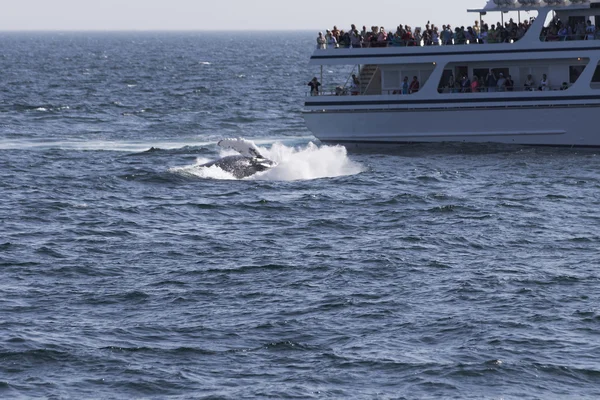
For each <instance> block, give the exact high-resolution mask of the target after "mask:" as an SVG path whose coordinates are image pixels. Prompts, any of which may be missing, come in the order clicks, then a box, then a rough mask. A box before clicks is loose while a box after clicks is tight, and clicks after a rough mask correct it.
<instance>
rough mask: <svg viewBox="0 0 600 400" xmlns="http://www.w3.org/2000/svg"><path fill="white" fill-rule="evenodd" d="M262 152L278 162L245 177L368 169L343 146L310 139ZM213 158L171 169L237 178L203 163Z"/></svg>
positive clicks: (308, 177)
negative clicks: (353, 158) (325, 144)
mask: <svg viewBox="0 0 600 400" xmlns="http://www.w3.org/2000/svg"><path fill="white" fill-rule="evenodd" d="M257 147H258V149H259V150H260V152H261V154H262V155H263V156H265V157H266V158H268V159H269V160H272V161H274V162H275V163H276V164H277V165H276V166H275V167H273V168H271V169H269V170H267V171H263V172H258V173H256V174H254V175H252V176H249V177H247V178H244V179H245V180H268V181H296V180H312V179H320V178H333V177H337V176H347V175H355V174H359V173H361V172H363V171H364V168H363V166H362V165H360V164H359V163H356V162H354V161H352V160H351V159H350V158H348V154H347V151H346V148H345V147H343V146H321V147H319V146H317V145H315V144H314V143H312V142H311V143H309V144H308V145H307V146H305V147H288V146H285V145H284V144H282V143H275V144H273V146H272V147H271V148H265V147H261V146H257ZM235 154H238V153H236V152H235V151H232V150H222V151H221V153H220V157H225V156H230V155H235ZM209 161H213V160H208V159H198V160H196V163H195V164H194V165H189V166H185V167H176V168H171V169H170V171H171V172H174V173H178V174H181V175H185V176H193V177H198V178H202V179H222V180H233V179H236V178H235V177H234V176H233V175H231V174H230V173H228V172H225V171H223V170H222V169H220V168H219V167H217V166H211V167H202V165H203V164H205V163H207V162H209Z"/></svg>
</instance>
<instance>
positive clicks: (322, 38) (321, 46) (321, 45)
mask: <svg viewBox="0 0 600 400" xmlns="http://www.w3.org/2000/svg"><path fill="white" fill-rule="evenodd" d="M326 43H327V41H326V40H325V36H323V32H319V36H318V37H317V49H319V50H323V49H325V47H326V46H325V44H326Z"/></svg>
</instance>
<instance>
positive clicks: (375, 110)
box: [303, 0, 600, 146]
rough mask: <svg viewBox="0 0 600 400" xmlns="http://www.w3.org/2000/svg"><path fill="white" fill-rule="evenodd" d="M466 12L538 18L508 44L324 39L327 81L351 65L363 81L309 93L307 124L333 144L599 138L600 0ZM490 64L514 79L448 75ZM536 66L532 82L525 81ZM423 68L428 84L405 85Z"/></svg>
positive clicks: (509, 0) (321, 60)
mask: <svg viewBox="0 0 600 400" xmlns="http://www.w3.org/2000/svg"><path fill="white" fill-rule="evenodd" d="M449 5H450V4H449ZM468 11H469V12H473V13H478V14H479V19H480V20H482V19H483V18H485V19H486V20H489V19H490V18H492V19H494V21H496V20H497V21H500V20H501V19H503V18H504V16H505V15H510V14H506V13H507V12H512V15H518V17H519V19H520V18H521V17H522V16H526V15H527V14H529V13H536V12H537V17H536V18H535V19H531V23H530V25H529V28H528V29H527V31H526V33H524V35H522V36H521V37H519V38H518V40H516V38H512V39H511V38H508V37H505V38H504V39H503V40H498V41H501V43H491V42H492V40H490V41H489V42H487V40H486V42H487V43H465V41H464V40H463V38H462V36H461V44H457V43H456V42H457V40H456V38H455V39H454V43H453V44H451V43H448V44H447V45H431V46H426V45H424V43H423V41H420V42H419V43H416V45H413V46H407V45H406V44H408V42H402V41H400V43H399V44H398V43H392V42H387V43H383V44H381V45H376V47H368V48H364V47H359V48H357V47H353V48H339V47H333V46H331V47H329V48H324V47H326V46H323V45H321V46H317V47H320V48H317V49H316V50H315V51H314V53H313V54H312V56H311V59H310V64H311V65H314V66H320V67H321V82H322V79H323V75H322V71H323V67H324V66H327V68H333V67H332V66H338V67H339V66H347V69H350V68H353V67H354V68H355V69H354V70H353V71H354V73H355V74H356V75H357V77H358V78H359V81H360V83H359V85H357V87H355V88H354V89H352V90H348V89H347V87H345V86H349V85H341V87H338V90H337V92H336V93H326V92H323V91H322V92H321V93H319V94H318V95H307V98H306V101H305V110H304V112H303V115H304V118H305V121H306V124H307V126H308V128H309V129H310V130H311V131H312V132H313V134H314V135H315V137H317V138H318V139H320V140H321V141H322V142H333V143H411V142H412V143H416V142H494V143H514V144H526V145H552V146H600V128H599V125H600V124H599V121H600V67H599V63H600V40H597V39H598V38H600V36H599V35H598V33H600V32H598V33H597V32H596V25H598V26H600V0H544V1H541V0H518V1H516V0H493V1H492V0H490V1H489V2H488V3H487V4H486V6H485V7H484V8H482V9H476V10H468ZM588 21H589V22H591V24H590V23H589V22H588ZM512 23H514V24H515V25H516V24H517V23H516V22H514V21H512V22H510V24H512ZM582 23H583V24H584V25H585V27H586V28H587V31H584V35H583V37H582V34H581V24H582ZM506 24H508V22H505V21H504V22H503V26H506ZM521 24H523V23H522V22H521ZM509 26H510V25H509ZM522 26H525V25H522ZM558 27H560V29H561V31H559V32H556V30H557V28H558ZM565 27H566V28H565ZM563 28H565V29H566V31H565V30H562V29H563ZM598 31H600V29H598ZM565 32H566V33H567V34H565ZM521 33H522V32H521ZM559 33H560V35H559ZM473 42H482V40H481V39H480V38H478V39H473ZM462 43H465V44H462ZM413 44H414V43H413ZM486 72H487V73H488V75H495V78H496V79H497V80H501V79H502V77H500V73H502V74H503V75H504V76H507V75H511V76H512V82H513V85H512V87H508V88H507V87H506V86H504V87H496V88H494V87H493V78H492V79H491V80H490V82H492V84H490V85H489V86H488V87H486V85H485V84H486V82H485V81H484V82H483V84H480V85H479V87H475V88H473V89H472V90H471V89H469V88H465V90H463V88H461V87H456V86H448V84H447V81H448V79H449V76H450V74H452V75H453V76H454V77H457V80H458V78H459V77H460V76H461V75H466V76H467V77H468V78H469V79H470V80H475V78H474V76H475V75H479V76H481V75H482V74H484V73H486ZM529 75H531V76H532V80H533V81H534V85H533V86H531V85H527V84H529V83H531V82H527V81H528V76H529ZM544 75H545V76H546V78H545V80H544V79H542V77H543V76H544ZM415 76H416V77H417V80H418V81H419V82H420V88H419V90H418V91H416V92H414V93H412V94H407V93H406V88H405V87H404V88H403V80H404V77H409V79H410V80H412V79H413V77H415ZM344 78H345V77H344ZM478 80H480V79H478ZM349 81H351V80H350V78H349ZM324 86H325V85H324ZM351 91H352V92H353V93H352V94H353V95H352V94H351V93H350V92H351ZM403 92H404V93H403Z"/></svg>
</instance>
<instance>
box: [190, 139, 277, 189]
mask: <svg viewBox="0 0 600 400" xmlns="http://www.w3.org/2000/svg"><path fill="white" fill-rule="evenodd" d="M217 145H218V146H219V147H221V148H224V149H232V150H235V151H237V152H238V153H240V154H239V155H236V156H227V157H223V158H221V159H219V160H216V161H211V162H208V163H206V164H202V165H201V167H212V166H217V167H219V168H220V169H222V170H223V171H225V172H229V173H230V174H232V175H233V176H234V177H235V178H237V179H242V178H247V177H249V176H251V175H254V174H255V173H257V172H262V171H266V170H268V169H269V168H272V167H274V166H275V165H276V164H275V162H273V161H271V160H269V159H267V158H265V157H264V156H263V155H262V154H261V153H260V151H259V150H258V147H256V145H255V144H254V143H253V142H251V141H249V140H244V139H223V140H221V141H219V143H217Z"/></svg>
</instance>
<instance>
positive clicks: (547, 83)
mask: <svg viewBox="0 0 600 400" xmlns="http://www.w3.org/2000/svg"><path fill="white" fill-rule="evenodd" d="M540 90H550V81H549V80H548V76H546V74H544V75H542V80H541V81H540Z"/></svg>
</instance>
